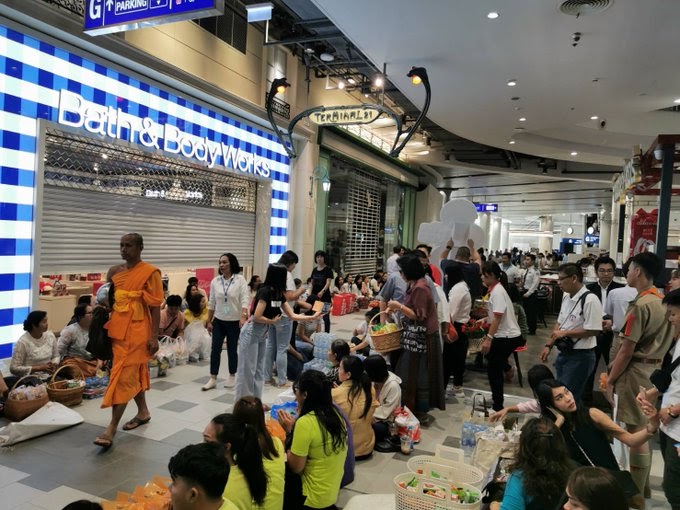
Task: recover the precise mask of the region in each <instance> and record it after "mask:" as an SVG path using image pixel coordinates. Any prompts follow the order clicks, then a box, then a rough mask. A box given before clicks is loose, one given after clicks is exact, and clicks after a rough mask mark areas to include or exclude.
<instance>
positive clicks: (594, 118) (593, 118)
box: [590, 115, 600, 120]
mask: <svg viewBox="0 0 680 510" xmlns="http://www.w3.org/2000/svg"><path fill="white" fill-rule="evenodd" d="M599 118H600V117H598V116H597V115H593V116H592V117H590V120H597V119H599Z"/></svg>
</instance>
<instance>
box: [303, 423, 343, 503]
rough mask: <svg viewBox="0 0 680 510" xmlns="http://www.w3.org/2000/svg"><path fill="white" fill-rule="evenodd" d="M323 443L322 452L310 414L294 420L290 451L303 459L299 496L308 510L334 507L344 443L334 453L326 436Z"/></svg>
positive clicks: (318, 432) (318, 430) (319, 434)
mask: <svg viewBox="0 0 680 510" xmlns="http://www.w3.org/2000/svg"><path fill="white" fill-rule="evenodd" d="M343 422H344V420H343ZM326 443H327V444H326V448H325V449H324V442H323V434H322V432H321V425H320V423H319V421H318V420H317V419H316V416H315V415H314V413H313V412H311V413H308V414H306V415H304V416H302V417H300V418H298V419H297V421H296V422H295V430H294V432H293V444H292V446H291V448H290V451H291V453H293V454H294V455H297V456H298V457H307V463H306V464H305V469H304V470H303V471H302V475H301V477H302V494H304V495H305V496H307V500H306V501H305V505H306V506H309V507H312V508H326V507H327V506H331V505H334V504H335V502H336V501H337V499H338V493H339V492H340V482H341V481H342V475H343V472H344V467H345V457H347V443H346V442H345V445H343V446H342V448H340V449H338V450H337V451H335V452H333V451H332V450H333V445H332V438H331V437H330V435H328V434H327V438H326Z"/></svg>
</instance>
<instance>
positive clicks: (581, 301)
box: [567, 291, 592, 316]
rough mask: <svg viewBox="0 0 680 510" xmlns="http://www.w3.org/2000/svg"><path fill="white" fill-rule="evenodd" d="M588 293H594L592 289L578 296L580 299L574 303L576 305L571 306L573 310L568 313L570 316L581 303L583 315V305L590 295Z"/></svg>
mask: <svg viewBox="0 0 680 510" xmlns="http://www.w3.org/2000/svg"><path fill="white" fill-rule="evenodd" d="M588 294H592V292H590V291H587V292H584V293H583V295H582V296H581V297H580V298H578V301H576V303H574V306H572V307H571V310H570V311H569V313H568V314H567V315H568V316H569V315H571V314H572V313H574V310H576V307H577V306H578V305H581V315H583V305H584V304H585V302H586V297H588Z"/></svg>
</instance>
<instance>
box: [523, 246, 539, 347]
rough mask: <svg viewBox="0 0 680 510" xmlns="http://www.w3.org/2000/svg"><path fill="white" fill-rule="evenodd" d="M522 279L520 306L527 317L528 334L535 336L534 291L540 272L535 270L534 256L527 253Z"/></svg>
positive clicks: (536, 308) (536, 288)
mask: <svg viewBox="0 0 680 510" xmlns="http://www.w3.org/2000/svg"><path fill="white" fill-rule="evenodd" d="M524 267H526V271H524V277H523V278H522V280H523V282H522V288H523V289H524V291H523V292H524V293H523V294H522V298H523V300H522V305H523V306H524V312H525V313H526V315H527V325H528V326H529V334H530V335H535V334H536V323H537V321H538V318H537V316H538V303H537V302H536V291H537V290H538V285H539V284H540V283H541V272H540V271H539V270H538V269H537V268H536V255H534V254H533V253H527V254H526V255H525V256H524Z"/></svg>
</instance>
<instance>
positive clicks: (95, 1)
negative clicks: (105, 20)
mask: <svg viewBox="0 0 680 510" xmlns="http://www.w3.org/2000/svg"><path fill="white" fill-rule="evenodd" d="M89 3H90V18H91V19H99V18H101V16H102V0H90V1H89Z"/></svg>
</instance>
